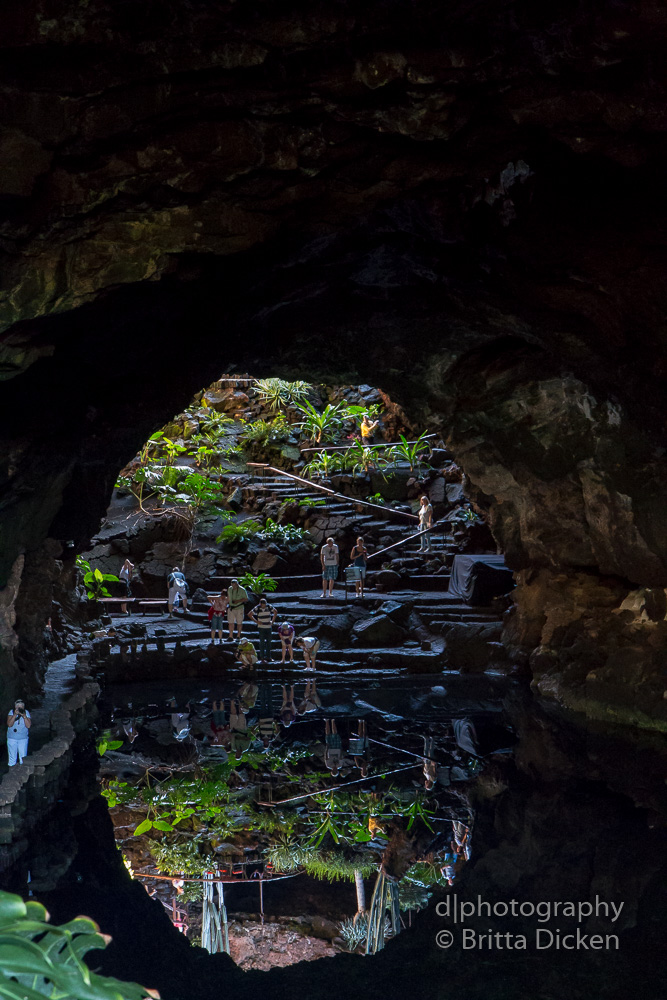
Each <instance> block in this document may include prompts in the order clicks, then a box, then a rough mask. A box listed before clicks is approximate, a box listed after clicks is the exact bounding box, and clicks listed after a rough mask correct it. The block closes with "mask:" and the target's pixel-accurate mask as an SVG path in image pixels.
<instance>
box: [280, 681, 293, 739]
mask: <svg viewBox="0 0 667 1000" xmlns="http://www.w3.org/2000/svg"><path fill="white" fill-rule="evenodd" d="M295 719H296V708H295V707H294V685H293V684H292V686H291V687H290V690H289V694H288V693H287V688H286V687H285V685H284V684H283V703H282V705H281V706H280V721H281V722H282V724H283V726H284V727H285V729H287V728H288V726H291V725H292V723H293V722H294V720H295Z"/></svg>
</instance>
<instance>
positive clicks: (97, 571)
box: [93, 569, 104, 583]
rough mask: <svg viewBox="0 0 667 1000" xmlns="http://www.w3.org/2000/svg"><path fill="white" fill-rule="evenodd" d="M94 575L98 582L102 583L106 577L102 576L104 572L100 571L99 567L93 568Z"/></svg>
mask: <svg viewBox="0 0 667 1000" xmlns="http://www.w3.org/2000/svg"><path fill="white" fill-rule="evenodd" d="M93 576H94V577H95V579H96V580H97V582H98V583H102V581H103V579H104V577H103V576H102V574H101V572H100V571H99V569H95V570H93Z"/></svg>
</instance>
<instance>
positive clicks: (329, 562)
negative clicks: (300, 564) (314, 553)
mask: <svg viewBox="0 0 667 1000" xmlns="http://www.w3.org/2000/svg"><path fill="white" fill-rule="evenodd" d="M320 562H321V563H322V597H326V596H327V585H328V587H329V597H332V596H333V589H334V582H335V581H336V579H337V578H338V565H339V563H340V555H339V552H338V546H337V545H336V543H335V542H334V540H333V538H327V540H326V543H325V544H324V545H323V546H322V548H321V549H320Z"/></svg>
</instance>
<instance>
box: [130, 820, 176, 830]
mask: <svg viewBox="0 0 667 1000" xmlns="http://www.w3.org/2000/svg"><path fill="white" fill-rule="evenodd" d="M153 829H154V830H164V831H165V832H166V833H171V831H172V830H173V829H174V828H173V826H172V825H171V823H167V821H166V820H164V819H156V820H154V821H153ZM135 833H138V829H137V830H135Z"/></svg>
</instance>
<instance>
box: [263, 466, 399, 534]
mask: <svg viewBox="0 0 667 1000" xmlns="http://www.w3.org/2000/svg"><path fill="white" fill-rule="evenodd" d="M246 465H247V466H248V467H249V468H253V469H266V470H267V471H268V472H274V473H275V474H276V475H277V476H285V478H287V479H294V480H295V481H296V482H297V483H302V484H303V485H304V486H308V487H310V489H313V490H319V491H320V492H321V493H326V494H327V495H328V496H331V497H335V499H336V500H344V501H345V502H346V503H352V504H356V505H357V506H361V507H371V508H372V509H373V510H380V511H382V513H383V514H396V515H397V516H399V517H408V518H410V520H411V521H418V520H419V517H418V516H417V514H408V512H407V511H405V510H395V509H394V508H393V507H385V506H382V504H378V503H369V502H368V501H367V500H357V499H356V498H355V497H346V496H345V494H344V493H336V491H335V490H330V489H329V487H328V486H320V485H318V484H317V483H311V481H310V480H309V479H302V477H301V476H295V475H294V473H293V472H285V470H284V469H276V468H275V467H274V466H273V465H268V464H267V463H266V462H246Z"/></svg>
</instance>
